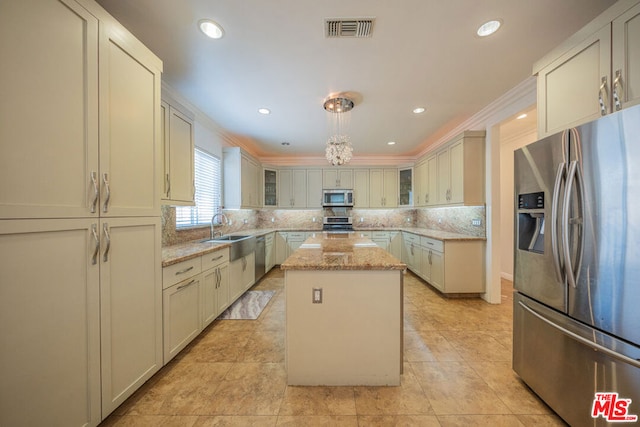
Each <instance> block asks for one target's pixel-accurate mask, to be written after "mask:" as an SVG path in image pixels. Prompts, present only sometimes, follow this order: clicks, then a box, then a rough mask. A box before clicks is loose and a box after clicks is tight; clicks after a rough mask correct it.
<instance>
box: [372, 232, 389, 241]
mask: <svg viewBox="0 0 640 427" xmlns="http://www.w3.org/2000/svg"><path fill="white" fill-rule="evenodd" d="M371 237H372V238H374V239H388V238H389V232H388V231H373V232H372V233H371Z"/></svg>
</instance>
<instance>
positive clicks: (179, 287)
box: [176, 279, 196, 291]
mask: <svg viewBox="0 0 640 427" xmlns="http://www.w3.org/2000/svg"><path fill="white" fill-rule="evenodd" d="M195 282H196V279H193V280H192V281H190V282H189V283H186V284H184V285H180V286H178V288H177V289H176V290H177V291H179V290H180V289H184V288H186V287H187V286H191V285H193V284H194V283H195Z"/></svg>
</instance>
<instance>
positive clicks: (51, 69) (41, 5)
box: [0, 0, 98, 412]
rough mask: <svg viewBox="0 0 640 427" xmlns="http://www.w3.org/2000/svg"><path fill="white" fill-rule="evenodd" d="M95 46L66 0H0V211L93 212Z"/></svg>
mask: <svg viewBox="0 0 640 427" xmlns="http://www.w3.org/2000/svg"><path fill="white" fill-rule="evenodd" d="M97 46H98V22H97V20H96V19H95V18H94V17H93V16H92V15H91V14H89V13H88V12H87V11H86V10H85V9H83V8H82V7H80V6H79V5H78V4H77V3H75V2H73V1H67V0H63V1H47V2H26V3H25V2H16V1H3V2H2V4H1V5H0V58H2V59H1V61H2V66H0V93H1V94H2V102H0V218H61V217H86V216H89V215H97V203H98V199H97V197H98V196H97V185H98V181H97V180H98V49H97ZM92 176H93V177H94V178H95V180H96V184H95V187H94V184H93V183H92ZM94 188H95V189H96V190H95V191H94ZM94 202H95V203H96V209H95V211H94V212H93V213H91V209H92V206H94ZM30 412H34V411H30Z"/></svg>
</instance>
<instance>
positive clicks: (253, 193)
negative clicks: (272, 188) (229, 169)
mask: <svg viewBox="0 0 640 427" xmlns="http://www.w3.org/2000/svg"><path fill="white" fill-rule="evenodd" d="M240 171H241V172H240V173H241V177H240V180H241V181H242V182H241V184H240V187H241V196H242V206H244V207H257V206H258V196H257V195H258V165H257V164H256V163H255V162H254V161H253V160H251V159H250V158H248V157H246V156H244V155H243V156H242V158H241V160H240Z"/></svg>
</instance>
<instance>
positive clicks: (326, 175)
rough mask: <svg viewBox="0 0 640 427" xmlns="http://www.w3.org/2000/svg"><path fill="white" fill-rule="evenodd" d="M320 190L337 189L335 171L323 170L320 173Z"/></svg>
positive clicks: (336, 172) (336, 174) (336, 173)
mask: <svg viewBox="0 0 640 427" xmlns="http://www.w3.org/2000/svg"><path fill="white" fill-rule="evenodd" d="M322 188H338V171H337V169H324V170H323V171H322Z"/></svg>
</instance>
